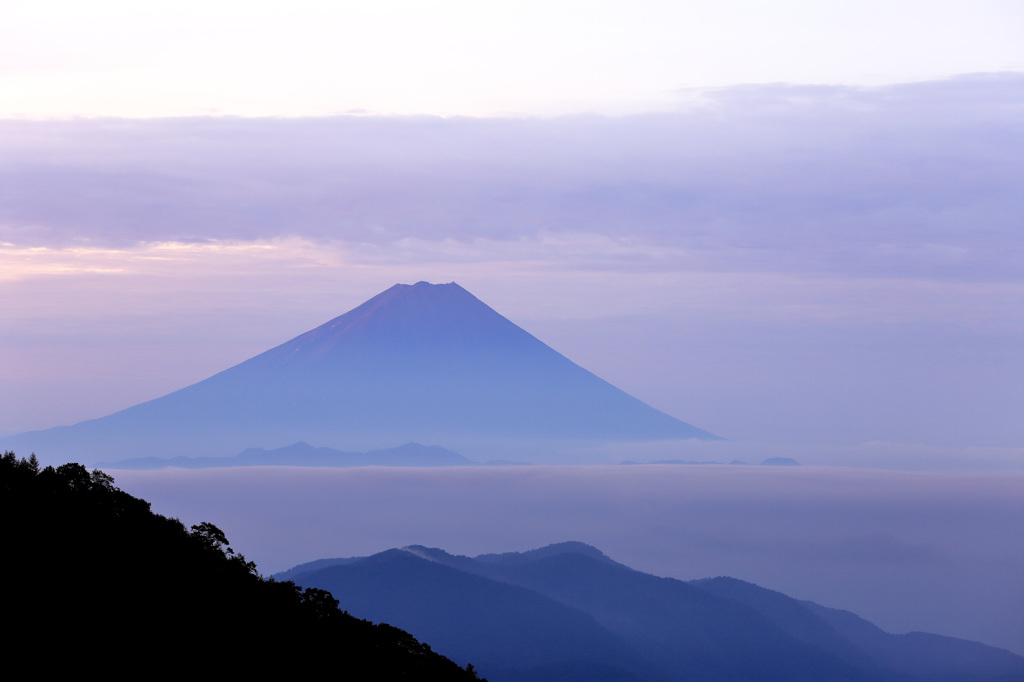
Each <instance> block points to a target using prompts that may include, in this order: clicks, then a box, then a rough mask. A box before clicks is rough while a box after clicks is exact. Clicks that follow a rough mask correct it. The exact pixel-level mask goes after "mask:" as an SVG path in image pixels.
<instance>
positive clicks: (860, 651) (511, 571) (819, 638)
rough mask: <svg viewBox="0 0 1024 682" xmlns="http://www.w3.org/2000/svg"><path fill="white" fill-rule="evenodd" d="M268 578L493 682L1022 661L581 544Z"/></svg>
mask: <svg viewBox="0 0 1024 682" xmlns="http://www.w3.org/2000/svg"><path fill="white" fill-rule="evenodd" d="M282 575H286V576H287V577H288V578H290V579H294V580H295V581H296V582H297V583H299V584H302V585H310V586H317V587H323V588H325V589H330V590H331V591H332V592H335V593H336V594H344V595H346V602H347V603H350V605H351V608H352V612H353V613H354V614H355V615H358V616H360V617H364V618H369V619H371V620H375V619H378V618H384V617H387V618H389V619H391V620H393V621H394V622H396V623H398V624H400V625H401V626H402V627H405V628H406V629H409V630H410V631H411V632H412V633H413V634H414V635H417V636H420V637H423V638H425V639H429V640H430V641H431V642H433V643H434V644H435V646H437V647H438V649H439V651H441V652H442V653H445V654H446V655H450V656H452V657H453V658H455V659H456V660H457V661H458V660H460V657H466V658H467V659H469V658H471V659H472V660H474V662H476V663H477V664H478V665H479V667H480V670H481V672H482V673H483V674H485V675H487V676H488V677H489V678H490V679H492V680H495V681H497V682H526V681H527V680H541V679H552V680H553V679H574V678H572V677H571V671H572V670H586V671H588V673H586V674H583V673H581V675H582V677H581V679H586V675H587V674H590V672H589V671H595V670H598V671H600V676H599V677H593V678H592V679H605V680H627V679H628V680H647V681H649V682H658V681H668V680H686V681H701V680H707V681H709V682H711V681H729V680H732V681H735V682H741V681H742V682H769V681H776V680H777V681H779V682H781V681H783V680H785V681H787V682H797V681H799V680H808V681H811V680H815V681H817V680H830V681H847V682H854V681H861V682H925V681H926V680H949V681H950V682H951V681H952V680H954V679H956V680H959V681H960V682H1008V681H1009V680H1010V679H1019V678H1020V676H1021V675H1022V674H1024V658H1021V657H1019V656H1016V655H1014V654H1011V653H1009V652H1006V651H1002V650H999V649H994V648H992V647H987V646H984V645H981V644H977V643H974V642H961V641H959V640H951V639H950V638H942V637H938V636H935V635H917V634H913V635H899V636H898V635H890V634H888V633H883V632H882V631H881V630H878V629H877V628H875V627H874V626H873V625H871V624H870V623H867V622H866V621H863V620H860V619H857V618H856V616H853V614H846V613H845V612H836V611H834V610H831V609H824V607H818V606H817V605H811V604H808V603H804V602H798V601H796V600H794V599H791V598H789V597H787V596H786V595H783V594H780V593H778V592H773V591H771V590H765V589H763V588H760V587H758V586H756V585H752V584H750V583H744V582H742V581H738V580H733V579H731V578H716V579H713V580H705V581H695V582H694V583H686V582H683V581H679V580H673V579H669V578H658V577H655V576H652V575H648V574H644V573H641V572H639V571H634V570H632V569H630V568H628V567H626V566H623V565H621V564H618V563H616V562H614V561H612V560H611V559H609V558H608V557H607V556H605V555H604V554H602V553H601V552H600V551H599V550H597V549H595V548H593V547H589V546H587V545H584V544H582V543H561V544H559V545H551V546H549V547H544V548H541V549H538V550H533V551H531V552H522V553H516V552H512V553H507V554H489V555H482V556H479V557H476V558H470V557H465V556H453V555H451V554H448V553H446V552H444V551H442V550H439V549H431V548H426V547H419V546H414V547H407V548H405V549H403V550H390V551H387V552H383V553H381V554H378V555H375V556H373V557H363V558H355V559H336V560H321V561H317V562H313V563H311V564H306V565H304V566H299V567H296V568H294V569H291V570H290V571H287V572H286V573H285V574H282ZM514 589H515V590H520V591H519V592H510V590H514ZM516 594H517V595H519V596H518V597H512V596H510V595H516ZM526 595H532V596H531V597H527V596H526ZM349 600H350V601H349ZM527 603H529V604H530V605H531V606H530V607H529V608H525V607H524V605H525V604H527ZM566 610H567V611H566ZM823 610H824V611H827V613H826V614H825V615H823V614H822V611H823ZM567 613H573V614H577V615H576V616H575V620H574V619H572V618H569V617H568V616H566V615H565V614H567ZM580 616H586V617H587V620H585V621H582V620H580ZM851 617H852V619H855V620H851ZM503 623H507V624H508V629H507V630H506V629H505V628H504V627H503V625H502V624H503ZM583 624H585V625H583ZM552 625H557V630H558V633H559V634H558V637H559V640H558V641H564V640H566V639H568V640H570V641H571V642H573V645H572V652H573V655H572V656H562V657H559V656H557V655H551V653H550V652H546V651H545V650H544V649H543V648H542V647H534V646H531V647H530V651H531V654H530V655H531V656H532V658H531V659H530V663H531V666H532V667H531V668H530V669H529V670H525V669H522V668H520V669H517V668H514V667H509V666H508V665H506V664H505V662H507V660H508V659H510V658H513V657H515V656H516V655H517V652H518V651H520V650H521V649H522V646H523V645H524V644H526V640H523V639H522V637H523V633H524V632H527V633H546V632H548V630H549V628H550V627H551V626H552ZM482 633H486V635H485V636H483V637H482V639H483V642H482V643H481V641H480V640H481V634H482ZM609 637H611V638H612V639H613V640H614V642H615V645H614V646H612V645H610V644H608V638H609ZM506 642H507V643H508V646H507V647H505V643H506ZM942 642H947V643H949V644H950V645H951V646H949V647H948V649H947V651H946V652H945V653H942V654H940V653H936V652H934V650H933V655H932V656H931V658H930V660H927V657H926V656H925V654H926V652H927V651H928V649H927V648H926V646H925V645H926V644H928V643H931V644H939V645H941V643H942ZM566 650H568V648H566ZM456 652H457V653H456ZM588 652H591V653H588ZM592 652H599V653H598V654H595V653H592ZM622 652H626V655H623V653H622ZM581 656H582V657H583V658H581ZM586 656H591V658H589V659H588V658H586ZM567 659H572V660H567ZM630 661H632V662H630ZM567 674H569V675H570V677H565V675H567ZM594 674H596V673H594ZM560 676H562V677H560ZM1015 676H1016V677H1015Z"/></svg>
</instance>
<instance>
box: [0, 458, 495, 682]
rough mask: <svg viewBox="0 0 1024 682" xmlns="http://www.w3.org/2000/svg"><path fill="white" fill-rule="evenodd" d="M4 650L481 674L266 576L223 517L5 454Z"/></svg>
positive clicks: (44, 666)
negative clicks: (206, 518) (173, 513)
mask: <svg viewBox="0 0 1024 682" xmlns="http://www.w3.org/2000/svg"><path fill="white" fill-rule="evenodd" d="M0 516H2V518H3V519H4V534H3V546H4V557H5V560H4V561H3V562H0V585H2V588H0V589H2V592H0V602H2V604H3V615H4V623H5V624H6V625H7V626H8V629H7V631H6V632H5V633H4V658H5V663H6V665H7V666H8V669H9V670H10V674H13V675H15V676H16V677H33V676H40V677H46V676H59V677H71V676H74V677H85V678H90V677H96V676H102V677H104V678H110V677H113V678H115V679H118V678H121V677H147V678H148V677H160V676H171V675H173V676H179V675H185V674H187V675H190V676H196V677H207V676H219V677H225V678H229V679H237V678H241V677H245V678H251V679H263V678H265V677H267V676H268V675H271V676H276V677H288V678H290V677H293V676H296V675H302V676H307V675H309V676H312V675H316V676H320V675H323V674H324V671H326V670H330V671H331V674H333V675H339V676H341V677H343V678H354V679H381V680H399V679H417V680H420V679H423V680H426V679H430V680H474V679H477V677H476V675H475V674H474V673H473V672H472V669H471V668H470V669H464V668H461V667H459V666H457V665H456V664H455V663H453V662H452V661H450V660H448V659H447V658H444V657H443V656H440V655H439V654H437V653H435V652H433V651H432V650H431V648H430V647H429V646H427V645H426V644H423V643H421V642H419V641H417V640H416V639H414V638H413V637H412V636H410V635H409V634H408V633H407V632H403V631H401V630H399V629H397V628H394V627H391V626H389V625H374V624H372V623H370V622H368V621H364V620H360V619H358V618H355V617H353V616H350V615H349V614H348V613H346V612H343V611H341V610H339V609H338V602H337V600H336V599H334V598H333V597H332V596H331V595H330V593H328V592H325V591H323V590H320V589H317V588H307V589H305V590H301V589H300V588H298V587H296V586H295V584H294V583H290V582H280V581H274V580H268V579H264V578H263V577H261V576H260V575H259V574H258V573H257V572H256V570H255V566H254V565H253V564H252V563H250V562H247V561H246V560H245V558H244V557H243V556H242V555H240V554H236V553H235V552H234V551H233V550H232V549H231V548H230V546H229V543H228V541H227V538H225V537H224V534H223V533H222V532H221V531H220V529H218V528H217V527H216V526H214V525H212V524H210V523H200V524H197V525H195V526H192V528H191V530H186V528H185V526H184V525H182V523H181V522H180V521H178V520H177V519H168V518H166V517H163V516H160V515H158V514H154V513H152V512H151V511H150V508H149V503H148V502H146V501H145V500H141V499H138V498H135V497H132V496H131V495H128V494H127V493H125V492H123V491H121V490H119V489H117V488H116V487H115V486H114V484H113V479H112V478H111V477H110V476H108V475H106V474H104V473H103V472H101V471H93V472H91V473H90V472H88V471H87V470H86V469H85V467H83V466H82V465H80V464H64V465H62V466H60V467H57V468H56V469H55V468H53V467H46V468H40V467H39V466H38V463H37V462H36V460H35V458H34V457H32V458H30V459H29V460H19V459H17V458H16V457H15V456H14V454H13V453H10V452H8V453H6V454H5V455H4V456H3V457H0Z"/></svg>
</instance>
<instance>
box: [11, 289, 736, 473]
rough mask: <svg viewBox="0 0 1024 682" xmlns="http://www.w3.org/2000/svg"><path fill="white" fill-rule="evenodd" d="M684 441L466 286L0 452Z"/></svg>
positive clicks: (673, 427)
mask: <svg viewBox="0 0 1024 682" xmlns="http://www.w3.org/2000/svg"><path fill="white" fill-rule="evenodd" d="M684 438H704V439H713V438H716V437H715V436H713V435H712V434H709V433H707V432H705V431H702V430H700V429H698V428H696V427H693V426H690V425H689V424H685V423H684V422H681V421H679V420H678V419H675V418H673V417H670V416H668V415H666V414H664V413H662V412H659V411H658V410H655V409H654V408H651V407H650V406H648V405H646V404H644V403H642V402H641V401H639V400H637V399H636V398H633V397H632V396H630V395H628V394H626V393H624V392H623V391H621V390H619V389H617V388H615V387H614V386H612V385H611V384H609V383H607V382H605V381H604V380H602V379H600V378H598V377H597V376H595V375H593V374H591V373H590V372H588V371H586V370H585V369H583V368H581V367H579V366H578V365H576V364H575V363H573V362H571V361H570V360H568V359H567V358H565V357H564V356H562V355H560V354H559V353H557V352H556V351H554V350H552V349H551V348H549V347H548V346H546V345H544V344H543V343H541V342H540V341H538V340H537V339H536V338H534V337H533V336H531V335H530V334H528V333H527V332H525V331H523V330H522V329H520V328H519V327H517V326H516V325H514V324H513V323H512V322H510V321H508V320H507V319H505V318H504V317H502V316H501V315H499V314H498V313H496V312H495V311H494V310H492V309H491V308H489V307H488V306H487V305H485V304H484V303H482V302H481V301H479V300H478V299H477V298H476V297H474V296H473V295H472V294H470V293H469V292H468V291H466V290H465V289H463V288H462V287H460V286H459V285H457V284H454V283H451V284H438V285H433V284H428V283H426V282H420V283H418V284H415V285H402V284H398V285H395V286H394V287H392V288H390V289H388V290H387V291H385V292H383V293H381V294H379V295H377V296H375V297H374V298H372V299H370V300H369V301H367V302H366V303H364V304H362V305H360V306H358V307H357V308H355V309H353V310H351V311H350V312H348V313H346V314H344V315H341V316H340V317H337V318H335V319H333V320H331V321H329V322H327V323H326V324H323V325H321V326H320V327H317V328H316V329H313V330H311V331H309V332H306V333H305V334H302V335H300V336H298V337H296V338H294V339H292V340H290V341H287V342H286V343H283V344H281V345H280V346H277V347H276V348H272V349H270V350H268V351H266V352H265V353H262V354H260V355H258V356H256V357H254V358H251V359H250V360H247V361H245V362H243V363H241V364H239V365H236V366H234V367H232V368H230V369H227V370H225V371H223V372H221V373H219V374H216V375H214V376H212V377H210V378H209V379H206V380H204V381H201V382H199V383H197V384H194V385H192V386H188V387H186V388H183V389H181V390H179V391H175V392H174V393H171V394H169V395H166V396H163V397H162V398H157V399H155V400H151V401H149V402H146V403H142V404H140V405H136V406H134V407H130V408H128V409H126V410H122V411H121V412H117V413H115V414H112V415H109V416H107V417H103V418H100V419H94V420H91V421H87V422H82V423H80V424H76V425H74V426H70V427H58V428H55V429H49V430H47V431H42V432H33V433H28V434H21V435H20V436H15V437H11V438H7V439H4V441H3V443H2V445H5V446H6V445H8V444H9V445H10V446H12V447H13V446H16V447H18V448H20V449H22V450H25V449H34V450H36V451H39V452H45V453H47V455H48V456H64V455H65V453H70V452H72V451H73V452H75V453H76V454H78V456H84V457H93V458H95V459H100V458H102V459H105V460H111V459H115V458H123V457H130V456H133V457H173V456H179V455H187V456H192V457H195V456H224V455H230V454H234V453H236V452H239V451H240V450H243V449H245V448H247V447H262V448H276V447H282V446H285V445H288V444H291V443H295V442H297V441H304V442H312V443H316V444H318V445H323V446H328V447H334V448H342V449H377V448H385V447H393V446H395V445H396V444H399V443H406V442H410V441H413V442H420V443H433V444H438V445H443V446H445V447H449V448H454V449H457V450H460V451H462V452H466V453H467V454H472V453H476V452H480V451H485V452H487V453H488V454H492V453H499V454H506V453H514V452H519V451H520V450H521V449H522V448H524V447H531V446H538V445H540V446H543V447H547V448H549V449H557V448H559V447H562V446H573V445H579V444H597V443H601V442H608V441H647V440H662V439H684ZM95 459H94V461H95Z"/></svg>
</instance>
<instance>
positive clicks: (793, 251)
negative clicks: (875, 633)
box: [0, 73, 1024, 469]
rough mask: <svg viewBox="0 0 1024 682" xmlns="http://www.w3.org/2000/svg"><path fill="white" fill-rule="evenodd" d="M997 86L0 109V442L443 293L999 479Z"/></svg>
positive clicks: (1006, 255) (624, 360)
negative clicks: (557, 109)
mask: <svg viewBox="0 0 1024 682" xmlns="http://www.w3.org/2000/svg"><path fill="white" fill-rule="evenodd" d="M1021 93H1024V75H1021V74H1014V73H1004V74H993V75H976V76H963V77H957V78H952V79H947V80H943V81H934V82H924V83H916V84H908V85H894V86H885V87H877V88H863V87H848V86H787V85H757V86H736V87H731V88H721V89H718V90H712V91H706V92H704V93H703V98H704V99H703V104H702V105H700V106H698V107H696V108H691V109H688V110H686V111H682V112H677V113H663V114H648V115H633V116H625V117H607V116H582V115H581V116H567V117H561V118H490V119H473V118H458V117H455V118H446V119H443V118H434V117H398V118H388V117H372V116H340V117H331V118H297V119H243V118H192V119H189V118H182V119H151V120H131V119H73V120H51V121H26V120H7V121H0V315H2V318H3V319H4V321H5V323H4V325H3V326H2V327H0V351H2V352H0V389H2V390H0V433H4V432H6V433H12V432H16V431H20V430H24V429H29V428H45V427H49V426H54V425H58V424H66V423H72V422H75V421H79V420H82V419H86V418H90V417H96V416H101V415H103V414H106V413H109V412H111V411H114V410H116V409H120V408H122V407H126V406H128V405H130V404H133V403H136V402H139V401H142V400H145V399H148V398H152V397H156V396H158V395H161V394H163V393H166V392H169V391H171V390H174V389H176V388H180V387H182V386H183V385H186V384H189V383H192V382H194V381H197V380H200V379H202V378H204V377H206V376H209V375H210V374H212V373H214V372H217V371H219V370H221V369H224V368H226V367H227V366H230V365H232V364H235V363H237V362H239V361H242V360H244V359H246V358H248V357H250V356H252V355H254V354H256V353H258V352H261V351H263V350H265V349H266V348H269V347H271V346H273V345H276V344H278V343H280V342H282V341H284V340H286V339H288V338H290V337H292V336H295V335H297V334H299V333H301V332H303V331H305V330H307V329H309V328H311V327H313V326H315V325H317V324H320V323H322V322H324V321H326V320H327V319H330V318H331V317H334V316H336V315H338V314H341V313H342V312H345V311H347V310H349V309H350V308H352V307H354V306H355V305H357V304H359V303H361V302H362V301H363V300H365V299H367V298H369V297H371V296H372V295H374V294H376V293H378V292H380V291H382V290H384V289H385V288H387V287H389V286H390V285H392V284H394V283H395V282H406V283H411V282H415V281H418V280H427V281H433V282H445V281H457V282H459V283H460V284H462V285H463V286H464V287H466V288H467V289H469V290H470V291H471V292H473V293H474V294H476V295H477V296H478V297H479V298H481V299H482V300H483V301H484V302H486V303H488V304H489V305H491V306H492V307H494V308H495V309H496V310H498V311H499V312H501V313H502V314H504V315H506V316H507V317H509V318H510V319H512V320H513V321H514V322H516V323H518V324H519V325H520V326H522V327H524V328H525V329H527V331H530V332H531V333H533V334H534V335H536V336H538V337H539V338H540V339H541V340H542V341H545V342H547V343H548V344H549V345H551V346H553V347H554V348H555V349H556V350H559V351H560V352H562V353H563V354H565V355H567V356H568V357H570V358H571V359H573V360H575V361H576V362H578V363H579V364H581V365H583V366H584V367H586V368H588V369H590V370H592V371H594V372H595V373H597V374H598V375H599V376H602V377H604V378H606V379H608V380H609V381H611V382H612V383H614V384H616V385H618V386H620V387H622V388H624V389H625V390H627V391H628V392H631V393H633V394H634V395H636V396H637V397H639V398H641V399H643V400H645V401H646V402H648V403H650V404H652V405H654V406H655V407H658V408H659V409H662V410H664V411H666V412H669V413H670V414H673V415H674V416H677V417H679V418H681V419H683V420H685V421H688V422H690V423H693V424H695V425H697V426H699V427H701V428H705V429H707V430H709V431H712V432H714V433H718V434H721V435H723V436H726V437H728V438H730V439H732V440H734V441H737V442H740V443H743V444H757V446H758V447H761V446H763V447H765V448H771V449H774V450H780V449H782V450H784V449H786V448H793V449H794V450H793V451H794V452H798V453H799V455H800V456H802V457H803V458H804V460H806V461H809V462H815V463H842V464H857V463H859V462H862V463H864V464H867V465H870V466H879V465H882V466H893V467H896V468H948V467H950V466H952V467H955V468H985V469H991V468H1007V467H1009V468H1015V469H1019V468H1021V467H1024V419H1021V414H1022V406H1024V351H1022V348H1024V343H1022V340H1024V231H1022V230H1021V226H1020V216H1021V215H1024V193H1022V192H1020V179H1021V178H1024V161H1022V159H1024V155H1022V154H1021V153H1020V152H1021V147H1022V141H1024V124H1022V121H1024V115H1022V114H1024V97H1022V94H1021ZM741 458H745V459H752V457H749V456H748V457H741Z"/></svg>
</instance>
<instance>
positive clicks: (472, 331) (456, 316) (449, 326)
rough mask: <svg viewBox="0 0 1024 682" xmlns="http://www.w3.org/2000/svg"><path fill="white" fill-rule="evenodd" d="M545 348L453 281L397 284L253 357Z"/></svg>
mask: <svg viewBox="0 0 1024 682" xmlns="http://www.w3.org/2000/svg"><path fill="white" fill-rule="evenodd" d="M511 348H520V349H524V350H525V349H527V348H529V349H532V350H533V351H535V352H536V351H541V349H542V348H543V349H547V350H550V349H548V348H547V347H546V346H544V344H542V343H540V342H539V341H537V339H535V338H534V337H532V336H531V335H530V334H528V333H527V332H525V331H523V330H522V329H521V328H519V327H517V326H516V325H515V324H513V323H512V322H510V321H508V320H507V319H505V318H504V317H502V316H501V315H499V314H498V313H497V312H495V311H494V309H492V308H491V307H490V306H488V305H487V304H485V303H483V302H482V301H481V300H480V299H478V298H477V297H476V296H474V295H473V294H471V293H469V292H468V291H466V290H465V289H463V288H462V287H461V286H459V285H458V284H456V283H455V282H450V283H448V284H431V283H429V282H417V283H416V284H396V285H394V286H393V287H391V288H390V289H388V290H387V291H384V292H382V293H380V294H377V295H376V296H374V297H373V298H371V299H370V300H368V301H366V302H365V303H363V304H362V305H359V306H357V307H356V308H353V309H352V310H350V311H349V312H347V313H345V314H344V315H339V316H338V317H336V318H334V319H333V320H330V321H328V322H325V323H324V324H322V325H320V326H319V327H317V328H315V329H312V330H310V331H308V332H306V333H305V334H301V335H300V336H297V337H296V338H294V339H292V340H290V341H288V342H286V343H283V344H281V345H280V346H278V347H276V348H273V349H271V350H269V351H267V352H266V353H263V354H262V355H260V356H257V358H254V360H259V361H260V362H262V363H268V364H281V363H288V362H295V361H297V360H298V361H300V362H301V360H299V359H300V358H311V359H321V358H323V357H324V356H330V355H335V354H338V353H346V352H353V351H357V352H358V353H359V354H360V355H361V356H366V355H367V354H369V353H373V352H377V353H383V352H387V353H388V354H394V353H397V352H403V353H412V354H415V355H417V356H422V355H428V354H429V355H436V354H454V353H467V352H472V353H476V352H479V351H481V350H483V349H487V350H488V351H490V352H498V351H502V352H507V351H508V350H509V349H511Z"/></svg>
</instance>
